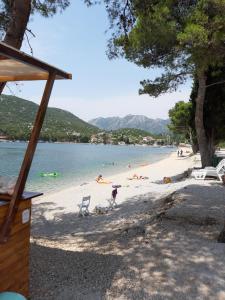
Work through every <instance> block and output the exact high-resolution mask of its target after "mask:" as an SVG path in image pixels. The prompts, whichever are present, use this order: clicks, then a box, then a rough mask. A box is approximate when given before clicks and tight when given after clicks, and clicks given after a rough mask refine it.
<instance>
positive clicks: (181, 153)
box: [177, 149, 183, 157]
mask: <svg viewBox="0 0 225 300" xmlns="http://www.w3.org/2000/svg"><path fill="white" fill-rule="evenodd" d="M177 156H178V157H180V156H183V150H182V149H180V150H178V151H177Z"/></svg>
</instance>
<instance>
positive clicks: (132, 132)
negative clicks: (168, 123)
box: [112, 128, 152, 138]
mask: <svg viewBox="0 0 225 300" xmlns="http://www.w3.org/2000/svg"><path fill="white" fill-rule="evenodd" d="M112 133H113V134H114V135H127V136H132V137H136V138H137V137H144V136H149V135H151V136H152V134H150V133H149V132H148V131H145V130H141V129H136V128H122V129H117V130H113V131H112Z"/></svg>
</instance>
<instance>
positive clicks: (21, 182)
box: [0, 72, 56, 243]
mask: <svg viewBox="0 0 225 300" xmlns="http://www.w3.org/2000/svg"><path fill="white" fill-rule="evenodd" d="M55 77H56V73H55V72H52V73H50V74H49V78H48V80H47V83H46V86H45V90H44V94H43V96H42V100H41V103H40V106H39V109H38V112H37V115H36V119H35V122H34V126H33V130H32V133H31V136H30V141H29V144H28V147H27V150H26V153H25V156H24V159H23V163H22V166H21V169H20V173H19V176H18V179H17V182H16V185H15V189H14V192H13V195H12V199H11V201H10V204H9V209H8V213H7V217H6V218H5V221H4V223H3V226H2V228H1V232H0V243H5V242H7V240H8V236H9V233H10V228H11V224H12V222H13V220H14V216H15V214H16V212H17V209H18V204H19V201H20V199H21V197H22V194H23V191H24V187H25V184H26V180H27V177H28V174H29V171H30V167H31V163H32V160H33V156H34V153H35V150H36V146H37V142H38V139H39V135H40V131H41V128H42V125H43V122H44V117H45V114H46V110H47V107H48V102H49V98H50V95H51V91H52V87H53V84H54V81H55Z"/></svg>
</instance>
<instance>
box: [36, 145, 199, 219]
mask: <svg viewBox="0 0 225 300" xmlns="http://www.w3.org/2000/svg"><path fill="white" fill-rule="evenodd" d="M186 150H187V149H186ZM186 150H185V149H184V157H179V158H178V157H177V154H176V152H173V153H172V154H171V155H170V156H169V157H167V158H165V159H163V160H161V161H158V162H156V163H154V164H149V165H147V166H142V167H138V168H131V169H129V170H126V171H125V172H123V173H119V174H117V175H113V176H108V177H107V178H106V180H108V181H111V182H112V184H119V185H121V186H122V187H121V188H120V189H118V195H117V203H118V204H121V203H123V202H124V201H126V200H127V199H128V198H130V197H134V196H136V195H139V194H145V193H148V192H149V191H151V192H154V191H155V192H158V191H159V192H160V191H161V189H162V188H163V190H168V191H170V190H171V189H170V187H171V185H167V186H163V187H162V186H159V185H158V184H154V183H156V182H159V181H162V179H163V177H164V176H168V177H172V176H175V175H177V174H181V173H183V172H184V171H185V170H187V169H188V168H190V167H192V166H193V159H194V158H193V157H188V156H187V155H188V154H186V156H185V151H186ZM134 174H137V175H139V176H140V175H141V176H143V177H148V179H142V180H137V179H134V180H128V178H132V176H133V175H134ZM96 175H97V174H96ZM96 177H97V176H96ZM103 177H104V174H103ZM112 184H99V183H97V182H96V181H95V179H94V178H93V181H91V182H84V183H83V184H82V185H79V186H71V187H70V188H67V189H62V190H61V191H60V192H56V193H51V194H46V195H44V196H43V197H40V198H37V199H36V200H34V202H33V203H34V207H36V206H38V205H40V204H42V203H48V210H46V211H44V212H43V216H44V217H45V218H46V219H47V220H51V219H54V217H57V214H58V213H60V214H61V213H71V212H72V213H74V212H78V210H79V208H78V204H80V203H81V199H82V197H83V196H88V195H90V196H91V203H90V211H93V209H94V208H95V207H96V206H102V207H107V206H109V203H108V200H107V199H110V198H111V193H112Z"/></svg>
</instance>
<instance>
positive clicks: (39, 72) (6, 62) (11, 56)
mask: <svg viewBox="0 0 225 300" xmlns="http://www.w3.org/2000/svg"><path fill="white" fill-rule="evenodd" d="M52 72H54V73H55V74H56V77H55V79H72V75H71V74H69V73H66V72H64V71H62V70H60V69H57V68H56V67H54V66H51V65H49V64H47V63H45V62H43V61H41V60H38V59H36V58H34V57H32V56H30V55H28V54H26V53H24V52H22V51H19V50H17V49H15V48H13V47H10V46H8V45H6V44H4V43H2V42H0V82H7V81H25V80H26V81H27V80H47V79H48V77H49V73H52Z"/></svg>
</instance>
